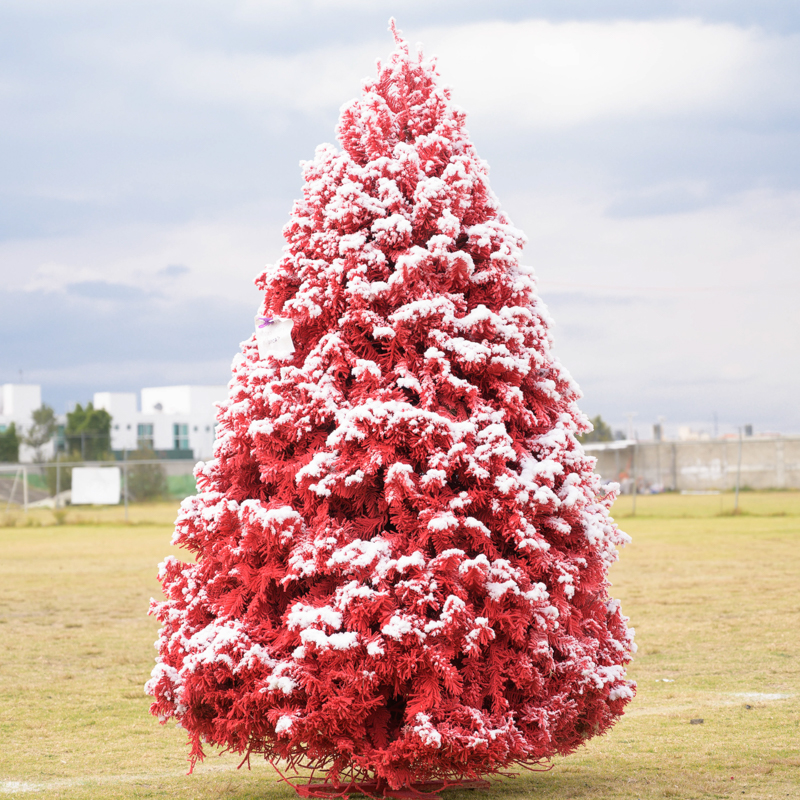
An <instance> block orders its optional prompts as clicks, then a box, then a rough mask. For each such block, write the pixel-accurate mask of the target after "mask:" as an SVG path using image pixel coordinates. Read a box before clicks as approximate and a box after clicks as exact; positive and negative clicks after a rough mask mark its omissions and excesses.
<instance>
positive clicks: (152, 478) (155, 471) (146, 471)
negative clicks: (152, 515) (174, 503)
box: [128, 449, 167, 502]
mask: <svg viewBox="0 0 800 800" xmlns="http://www.w3.org/2000/svg"><path fill="white" fill-rule="evenodd" d="M155 458H157V456H156V454H155V453H154V452H153V451H152V450H148V449H143V450H135V451H133V452H132V453H129V454H128V459H129V460H130V461H150V460H153V459H155ZM166 496H167V476H166V473H165V472H164V467H162V466H161V464H137V465H135V466H129V467H128V497H129V498H130V499H131V500H134V501H136V502H144V501H146V500H161V499H163V498H165V497H166Z"/></svg>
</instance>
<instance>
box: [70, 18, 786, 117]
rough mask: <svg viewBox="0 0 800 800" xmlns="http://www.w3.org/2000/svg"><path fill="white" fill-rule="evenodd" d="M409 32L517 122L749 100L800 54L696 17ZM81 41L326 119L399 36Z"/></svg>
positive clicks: (101, 54) (201, 94)
mask: <svg viewBox="0 0 800 800" xmlns="http://www.w3.org/2000/svg"><path fill="white" fill-rule="evenodd" d="M410 34H411V35H409V41H411V42H414V41H415V40H416V39H420V40H421V42H422V43H423V45H424V50H425V53H426V54H429V55H436V56H438V59H439V64H440V69H441V71H442V73H443V77H444V79H445V80H446V82H447V83H449V84H450V85H452V86H453V87H454V97H455V99H456V101H457V102H459V103H460V104H461V105H462V106H463V107H464V108H465V110H467V111H468V112H469V113H470V114H471V115H472V117H473V118H475V119H480V120H492V121H493V123H494V125H495V126H497V127H499V126H502V127H504V128H508V127H511V128H512V129H530V128H559V127H566V126H573V125H579V124H583V123H586V122H589V121H591V120H597V119H604V118H613V117H620V116H622V117H634V116H647V117H654V116H655V117H659V116H669V115H676V114H690V113H694V114H696V113H703V114H707V113H709V112H712V113H713V112H719V111H724V110H730V109H732V108H742V107H745V106H746V105H747V104H748V103H750V102H751V101H753V100H754V99H755V98H756V97H757V96H759V95H761V96H766V95H770V96H772V95H775V94H776V92H775V90H774V84H775V79H776V76H780V75H781V74H782V72H783V71H785V67H786V64H787V60H794V59H795V58H796V56H795V55H794V53H795V52H796V41H795V38H796V37H794V38H793V37H779V36H767V35H766V34H764V33H762V32H760V31H759V30H758V29H755V28H751V29H746V28H742V27H737V26H735V25H730V24H709V23H704V22H702V21H700V20H696V19H672V20H656V21H617V22H555V23H554V22H548V21H545V20H525V21H521V22H502V21H494V22H481V23H475V24H470V25H461V26H447V27H429V28H424V29H420V30H416V31H412V32H410ZM80 47H81V48H86V49H88V50H94V52H95V54H96V56H97V57H98V58H99V59H100V60H101V61H103V62H105V63H109V64H113V65H115V66H116V68H119V69H123V70H124V71H128V72H135V73H136V74H137V75H140V76H141V75H149V79H150V81H151V82H152V84H153V87H154V89H155V90H156V91H157V92H159V93H161V94H166V95H169V96H171V97H173V98H180V99H182V100H184V101H191V102H200V103H213V104H222V105H227V106H237V107H241V108H244V109H248V110H251V111H258V112H260V113H262V114H266V115H269V113H270V112H272V113H275V112H277V111H280V110H281V109H284V110H294V111H299V112H301V113H304V114H309V115H316V114H319V113H323V112H326V111H330V110H331V109H336V108H338V107H339V106H340V105H341V104H342V103H343V102H346V101H347V100H349V99H350V98H352V97H354V96H356V95H357V94H358V92H359V91H360V87H361V81H362V79H363V78H364V77H366V76H371V75H373V74H374V72H375V70H374V63H375V59H376V57H378V56H381V57H385V56H386V55H387V54H388V52H389V51H390V49H391V41H390V40H389V38H388V37H385V38H380V39H377V38H376V39H374V40H370V41H366V42H360V43H359V44H357V45H350V46H341V45H331V46H326V47H323V48H317V49H312V50H308V51H305V52H300V53H295V54H293V55H264V54H261V53H257V52H250V53H245V52H227V51H222V50H219V49H216V50H215V49H205V50H200V49H197V48H192V47H190V46H188V45H187V44H185V43H181V42H177V41H174V40H171V39H167V38H153V39H151V40H148V41H132V42H129V43H127V44H123V43H120V42H119V41H115V42H113V43H111V42H101V41H97V40H95V41H93V42H87V41H82V42H81V43H80ZM773 99H775V100H777V99H779V98H774V97H773ZM782 102H785V98H783V101H782Z"/></svg>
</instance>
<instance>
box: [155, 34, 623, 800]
mask: <svg viewBox="0 0 800 800" xmlns="http://www.w3.org/2000/svg"><path fill="white" fill-rule="evenodd" d="M393 30H394V28H393ZM395 39H396V42H397V48H396V50H395V52H394V53H393V55H392V56H391V58H390V60H389V63H388V64H386V65H385V66H383V67H380V65H379V71H378V77H377V79H376V80H374V81H371V82H368V83H367V84H366V85H365V88H364V92H363V95H362V97H361V99H360V100H355V101H353V102H351V103H350V104H349V105H347V106H346V107H345V108H344V109H343V111H342V114H341V119H340V122H339V126H338V130H337V133H338V137H339V141H340V142H341V144H342V147H343V149H342V150H341V151H338V150H337V149H336V148H334V147H333V146H331V145H322V146H321V147H319V148H318V149H317V152H316V156H315V158H314V160H313V161H311V162H307V163H305V164H304V166H303V174H304V177H305V181H306V183H305V186H304V188H303V199H302V200H300V201H298V202H297V203H296V204H295V206H294V209H293V212H292V217H291V220H290V222H289V224H288V225H287V226H286V228H285V229H284V235H285V238H286V242H287V245H286V247H285V255H284V257H283V258H282V259H281V261H280V262H279V263H278V264H277V265H275V266H274V267H271V268H268V269H267V271H266V272H265V273H264V274H263V275H261V276H260V277H259V278H258V279H257V281H256V283H257V285H258V287H259V288H260V289H261V290H262V292H263V295H264V301H263V305H262V308H261V316H260V325H261V327H262V328H265V327H266V330H270V328H269V326H270V324H273V325H275V324H278V323H280V325H282V326H283V341H284V343H286V342H289V344H290V346H289V347H286V348H284V349H283V350H282V351H279V350H275V349H274V345H273V350H272V351H271V352H270V350H269V348H270V344H269V342H267V341H266V340H265V338H264V337H263V335H262V337H261V351H259V343H258V342H257V340H256V337H253V338H252V339H250V340H249V341H248V342H245V343H244V344H243V346H242V353H241V354H240V355H238V356H237V358H236V360H235V361H234V364H233V380H232V381H231V384H230V386H231V389H230V397H229V399H228V400H227V402H225V403H223V404H222V405H221V407H220V410H219V416H218V419H219V426H218V432H217V441H216V446H215V458H214V459H213V460H212V461H209V462H208V463H206V464H201V465H198V469H197V471H196V476H197V479H198V494H197V495H196V496H194V497H189V498H187V499H186V500H185V501H184V503H183V505H182V507H181V512H180V516H179V517H178V520H177V525H176V532H175V537H174V543H176V544H178V545H181V546H182V547H184V548H187V549H188V550H190V551H192V552H193V553H194V554H195V555H196V558H197V560H196V563H182V562H180V561H178V560H176V559H175V558H171V557H170V558H168V559H167V560H166V561H165V562H164V564H163V565H162V568H161V572H160V578H161V581H162V584H163V587H164V592H165V595H166V597H167V599H166V601H164V602H161V603H154V605H153V613H154V614H155V615H156V616H157V617H158V619H159V620H160V621H161V623H162V625H163V627H162V629H161V633H160V640H159V643H158V646H159V656H158V659H157V665H156V667H155V669H154V671H153V677H152V680H151V681H150V682H149V683H148V686H147V690H148V692H149V693H150V694H152V695H153V696H154V697H155V701H154V703H153V705H152V712H153V713H154V714H156V715H158V716H159V718H160V719H161V720H162V721H166V720H167V719H168V718H171V717H174V718H175V719H176V720H177V721H178V722H179V723H180V724H181V725H182V726H183V727H184V728H185V729H186V730H187V732H188V734H189V736H190V739H191V742H192V743H193V747H192V751H191V759H192V762H193V763H194V761H195V760H196V759H198V758H202V756H203V750H202V744H201V743H203V742H205V743H209V744H213V745H220V746H222V747H225V748H228V749H231V750H234V751H236V752H239V753H244V754H247V756H249V755H250V754H252V753H263V754H264V755H265V756H266V757H267V758H268V759H269V760H271V761H279V760H285V761H288V762H289V765H290V767H293V766H297V765H299V764H306V765H310V766H312V767H315V768H317V770H320V769H321V770H322V774H323V775H324V778H325V783H324V784H323V785H320V784H316V785H312V786H311V787H310V788H309V787H308V786H305V787H302V788H301V791H302V792H304V793H306V794H307V793H309V792H310V793H316V794H326V793H327V794H330V793H332V792H334V793H335V792H344V791H347V790H348V789H352V788H355V787H356V785H360V786H361V787H362V788H366V789H367V790H368V791H370V792H372V793H376V794H391V793H394V794H395V796H397V795H398V790H400V794H401V795H402V791H403V790H404V787H405V790H406V791H407V790H408V787H417V788H425V786H428V787H429V788H436V787H437V786H439V787H441V786H442V785H447V784H448V783H453V782H457V781H462V782H463V781H465V780H473V779H478V778H480V777H481V776H486V775H490V774H492V773H496V772H497V771H499V770H502V769H504V768H506V767H508V766H509V765H512V764H528V765H530V764H537V763H541V762H542V760H544V759H547V758H548V757H550V756H552V755H553V754H555V753H562V754H566V753H569V752H570V751H572V750H574V749H575V748H577V747H578V746H579V745H580V744H581V743H582V742H583V741H585V740H586V739H587V738H588V737H590V736H594V735H596V734H599V733H602V732H603V731H605V730H606V729H607V728H608V727H609V726H610V725H612V724H613V723H614V721H615V720H616V718H617V717H619V716H620V715H621V714H622V712H623V707H624V706H625V704H626V703H627V702H628V701H629V700H630V699H631V697H632V696H633V684H631V683H630V682H627V681H626V680H625V671H624V664H625V663H626V662H627V661H629V659H630V653H631V650H632V635H631V631H630V630H628V629H627V628H626V625H625V623H626V619H625V617H623V616H622V615H621V614H620V610H619V603H618V602H617V601H616V600H612V599H610V598H609V596H608V592H607V590H608V581H607V571H608V568H609V565H610V564H611V563H612V562H613V561H614V560H615V558H616V546H617V545H619V544H621V543H623V542H624V541H625V540H626V536H625V534H623V533H621V532H620V531H619V530H618V529H617V527H616V525H615V524H614V522H613V520H612V519H611V518H610V517H609V513H608V509H609V507H610V504H611V502H612V501H613V499H614V495H613V493H608V494H605V495H603V493H602V491H601V489H600V486H599V482H598V478H597V476H595V475H594V474H593V473H592V466H593V460H592V459H591V458H589V457H587V456H585V455H584V453H583V451H582V449H581V447H580V445H579V444H578V443H577V442H576V440H575V433H576V432H581V431H585V430H587V428H588V427H589V426H588V424H587V421H586V418H585V417H584V416H583V414H582V413H581V412H580V411H579V410H578V408H577V405H576V400H577V398H578V396H579V393H578V389H577V387H576V386H575V384H574V383H573V382H572V381H571V379H570V377H569V375H568V374H567V373H566V372H565V371H564V369H563V368H562V367H561V366H560V365H559V363H558V362H557V361H556V360H555V359H554V358H553V356H552V355H551V353H550V347H551V341H550V334H549V330H548V325H549V321H548V317H547V312H546V310H545V309H544V307H543V306H542V304H541V302H540V301H539V299H538V298H537V296H536V292H535V282H534V279H533V277H532V272H531V270H530V269H529V268H526V267H523V266H522V265H521V264H520V262H519V256H520V247H521V245H522V243H523V235H522V233H520V232H519V231H517V230H516V229H514V228H513V227H512V226H511V225H510V224H509V222H508V219H507V217H506V216H505V215H504V214H503V212H502V211H501V210H500V207H499V205H498V202H497V200H496V198H495V197H494V195H493V193H492V191H491V189H490V188H489V180H488V174H487V168H486V165H485V164H484V163H483V162H481V160H480V159H479V158H478V155H477V153H476V151H475V148H474V147H473V145H472V144H471V143H470V141H469V138H468V136H467V132H466V130H465V129H464V115H463V113H462V112H461V111H459V110H458V109H457V108H455V107H454V106H453V105H452V104H451V102H450V94H449V92H448V90H447V89H445V88H442V87H441V86H439V85H437V77H438V76H437V72H436V69H435V66H434V64H433V62H427V61H423V59H422V57H421V55H420V56H419V57H418V58H417V57H411V56H410V55H409V52H408V47H407V45H406V44H405V43H404V42H403V41H402V40H401V39H400V38H399V36H398V35H397V34H396V33H395ZM280 325H279V327H280ZM287 331H291V340H289V339H288V338H287V335H286V334H287ZM260 333H262V334H263V331H261V332H260ZM273 338H274V339H277V340H278V345H280V339H281V336H277V337H273ZM291 342H293V346H294V350H293V351H292V346H291ZM437 781H438V782H439V783H438V784H437Z"/></svg>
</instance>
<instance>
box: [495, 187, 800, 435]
mask: <svg viewBox="0 0 800 800" xmlns="http://www.w3.org/2000/svg"><path fill="white" fill-rule="evenodd" d="M612 201H613V196H610V195H603V194H600V193H594V194H587V195H585V196H584V197H582V198H581V197H576V196H575V195H564V196H553V195H544V194H543V195H539V196H537V195H517V196H514V197H511V198H507V202H506V208H507V209H508V210H509V211H510V212H511V214H512V217H513V219H514V222H515V223H516V224H517V225H519V226H520V227H522V228H523V229H524V230H525V231H526V233H527V234H528V237H529V240H530V241H529V244H528V246H527V248H526V260H527V261H528V262H529V263H532V264H533V265H534V266H535V268H536V271H537V274H538V277H539V280H540V292H541V294H542V297H543V298H544V300H545V302H547V303H548V305H549V306H550V310H551V312H552V314H553V317H554V319H555V328H554V333H555V345H556V352H558V353H559V355H560V356H561V358H562V359H563V361H564V363H565V365H566V366H567V368H568V369H569V370H570V372H571V373H572V374H573V376H574V377H575V378H576V380H578V382H579V383H580V384H581V386H582V388H583V390H584V393H585V395H586V400H585V402H584V404H583V405H584V406H585V408H586V410H587V411H590V412H592V413H596V412H597V411H600V412H602V413H604V414H609V413H611V414H613V413H615V411H616V412H621V411H623V410H627V409H628V408H630V407H631V406H632V407H633V408H634V409H636V410H639V411H640V412H642V413H643V414H646V415H649V416H651V417H652V418H653V419H655V416H656V415H658V414H667V415H668V416H671V417H672V419H675V418H679V419H680V418H682V419H692V418H695V416H696V415H697V414H698V413H701V412H708V414H709V415H710V413H711V411H712V410H715V409H716V410H717V411H719V413H720V415H721V419H727V420H729V421H731V423H733V422H736V421H737V420H738V421H739V422H741V421H742V420H745V421H756V422H763V423H764V424H770V425H773V426H774V425H778V426H779V427H781V428H783V429H784V430H798V429H800V417H798V416H797V412H796V411H795V410H794V409H795V408H796V404H795V403H794V401H793V399H792V398H793V397H796V396H797V395H798V394H800V374H798V372H797V370H795V369H794V367H793V365H794V364H797V363H800V317H799V316H798V315H797V313H796V309H795V305H796V302H795V300H796V298H797V296H798V293H800V281H798V278H797V270H796V264H797V262H798V259H799V258H800V192H771V191H748V192H742V193H740V194H738V195H734V196H732V197H730V198H728V200H727V201H726V202H724V203H720V204H718V205H716V206H709V207H705V208H700V209H693V210H690V211H686V212H683V213H673V214H664V215H659V216H655V215H654V216H647V217H609V216H608V215H607V214H606V213H605V209H606V208H607V207H608V206H609V205H610V203H611V202H612Z"/></svg>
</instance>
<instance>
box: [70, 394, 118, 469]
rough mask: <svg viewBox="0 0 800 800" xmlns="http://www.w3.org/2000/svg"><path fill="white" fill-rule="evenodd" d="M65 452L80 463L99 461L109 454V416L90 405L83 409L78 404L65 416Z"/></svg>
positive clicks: (102, 410)
mask: <svg viewBox="0 0 800 800" xmlns="http://www.w3.org/2000/svg"><path fill="white" fill-rule="evenodd" d="M64 435H65V438H66V440H67V450H68V451H69V452H70V453H71V454H72V455H73V456H74V457H79V458H80V459H81V460H82V461H100V460H102V459H104V458H105V457H107V456H108V454H109V453H110V452H111V414H109V413H108V411H106V410H105V409H102V408H95V407H94V406H93V405H92V404H91V403H87V404H86V408H83V407H82V406H81V404H80V403H78V404H77V405H76V406H75V409H74V410H73V411H70V412H69V413H68V414H67V427H66V429H65V431H64Z"/></svg>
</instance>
